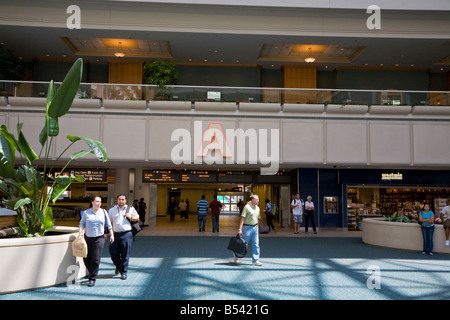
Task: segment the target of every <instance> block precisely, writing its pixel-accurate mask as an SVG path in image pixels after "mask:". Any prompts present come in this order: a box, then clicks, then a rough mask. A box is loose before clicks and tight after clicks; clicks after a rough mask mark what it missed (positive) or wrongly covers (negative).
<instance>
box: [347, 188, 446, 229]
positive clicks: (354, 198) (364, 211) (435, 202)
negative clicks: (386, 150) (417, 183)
mask: <svg viewBox="0 0 450 320" xmlns="http://www.w3.org/2000/svg"><path fill="white" fill-rule="evenodd" d="M449 197H450V188H421V187H417V188H412V187H396V188H393V187H392V188H385V187H377V186H372V187H367V186H361V187H358V186H353V187H349V188H348V189H347V226H348V230H361V229H362V228H361V226H362V220H363V219H364V218H368V217H382V216H383V215H387V216H390V215H392V214H394V213H395V212H397V214H398V215H405V216H411V217H414V216H416V215H417V211H418V208H419V207H420V205H421V204H423V203H424V202H426V203H429V204H430V206H431V211H433V212H434V213H435V214H436V215H438V216H439V214H440V213H441V211H442V209H443V208H444V207H445V206H446V205H447V199H448V198H449ZM437 223H439V220H437Z"/></svg>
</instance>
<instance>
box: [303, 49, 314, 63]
mask: <svg viewBox="0 0 450 320" xmlns="http://www.w3.org/2000/svg"><path fill="white" fill-rule="evenodd" d="M314 61H316V58H314V57H313V56H312V51H311V48H309V49H308V55H307V56H306V58H305V62H306V63H312V62H314Z"/></svg>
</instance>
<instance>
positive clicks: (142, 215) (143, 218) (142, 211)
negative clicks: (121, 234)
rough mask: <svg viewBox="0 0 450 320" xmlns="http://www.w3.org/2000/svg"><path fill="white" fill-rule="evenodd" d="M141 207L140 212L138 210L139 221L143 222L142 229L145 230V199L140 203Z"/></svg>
mask: <svg viewBox="0 0 450 320" xmlns="http://www.w3.org/2000/svg"><path fill="white" fill-rule="evenodd" d="M138 205H139V210H138V214H139V220H141V222H142V223H141V228H142V229H143V228H144V225H145V210H147V204H146V203H145V202H144V198H141V199H140V200H139V202H138Z"/></svg>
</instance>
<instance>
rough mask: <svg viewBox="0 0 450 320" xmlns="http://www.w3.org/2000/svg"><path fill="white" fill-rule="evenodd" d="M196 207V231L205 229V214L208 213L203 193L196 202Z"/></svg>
mask: <svg viewBox="0 0 450 320" xmlns="http://www.w3.org/2000/svg"><path fill="white" fill-rule="evenodd" d="M197 209H198V218H197V221H198V232H202V231H205V224H206V215H207V214H208V201H206V200H205V195H204V194H203V195H202V198H201V199H200V200H199V201H198V202H197Z"/></svg>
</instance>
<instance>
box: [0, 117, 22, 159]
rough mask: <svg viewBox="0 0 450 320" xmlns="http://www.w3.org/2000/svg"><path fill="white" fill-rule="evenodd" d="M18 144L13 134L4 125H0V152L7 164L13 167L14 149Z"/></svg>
mask: <svg viewBox="0 0 450 320" xmlns="http://www.w3.org/2000/svg"><path fill="white" fill-rule="evenodd" d="M18 148H19V146H18V145H17V141H16V139H15V138H14V136H13V135H12V134H11V133H10V132H9V130H8V128H7V127H6V126H5V125H2V126H1V127H0V153H2V154H3V156H4V157H5V159H6V160H7V162H8V164H7V165H9V166H11V167H14V163H15V162H16V149H18Z"/></svg>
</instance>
